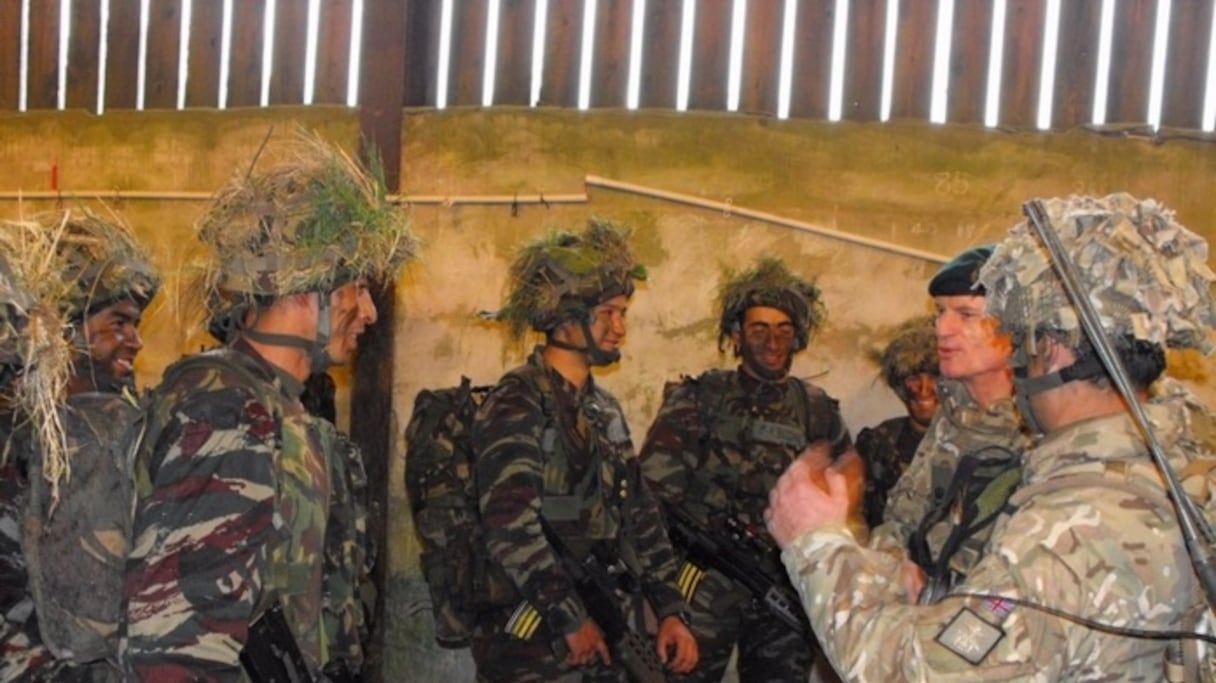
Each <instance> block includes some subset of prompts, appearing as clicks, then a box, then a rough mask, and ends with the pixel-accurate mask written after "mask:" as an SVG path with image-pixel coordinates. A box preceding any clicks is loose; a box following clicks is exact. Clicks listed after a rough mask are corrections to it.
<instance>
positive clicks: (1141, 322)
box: [979, 194, 1216, 352]
mask: <svg viewBox="0 0 1216 683" xmlns="http://www.w3.org/2000/svg"><path fill="white" fill-rule="evenodd" d="M1042 205H1043V208H1044V209H1045V210H1046V214H1047V217H1048V220H1049V221H1050V223H1051V227H1052V229H1053V230H1054V232H1055V233H1056V234H1057V235H1058V236H1059V240H1060V243H1061V245H1062V246H1063V249H1064V251H1065V253H1066V254H1067V255H1068V257H1069V258H1070V259H1071V261H1072V262H1073V263H1074V264H1075V266H1076V271H1077V273H1078V277H1079V279H1080V283H1079V284H1080V286H1081V287H1082V288H1083V289H1084V290H1085V291H1087V292H1088V296H1089V300H1090V302H1091V303H1092V304H1093V307H1094V309H1095V311H1096V312H1097V314H1098V316H1099V318H1100V320H1101V324H1102V327H1103V328H1104V329H1105V330H1106V331H1107V333H1109V334H1112V335H1118V336H1127V337H1132V338H1134V339H1137V340H1142V341H1146V342H1150V343H1153V344H1158V345H1160V346H1162V347H1172V348H1198V349H1200V350H1203V351H1204V352H1209V351H1210V350H1211V349H1212V348H1213V345H1212V342H1213V326H1214V325H1216V308H1214V307H1213V301H1212V295H1211V285H1212V282H1213V280H1216V275H1214V274H1213V273H1212V271H1211V270H1210V269H1209V268H1208V265H1207V259H1208V245H1207V243H1206V242H1205V241H1204V240H1203V238H1201V237H1199V236H1198V235H1196V234H1195V233H1193V232H1191V231H1190V230H1188V229H1186V228H1185V227H1183V226H1181V225H1179V224H1178V223H1176V222H1175V221H1174V215H1173V212H1172V211H1168V210H1166V209H1165V208H1164V207H1162V206H1161V205H1160V204H1158V203H1157V202H1156V201H1154V200H1151V199H1148V200H1138V199H1136V198H1134V197H1132V196H1130V195H1128V194H1112V195H1109V196H1106V197H1101V198H1098V197H1069V198H1068V199H1049V200H1045V201H1043V202H1042ZM979 279H980V281H981V282H982V283H983V284H984V286H985V287H987V290H988V298H987V306H988V312H989V313H990V314H992V315H995V316H997V317H999V318H1000V320H1001V324H1002V326H1003V327H1004V328H1005V329H1007V330H1009V331H1010V332H1014V333H1025V334H1030V335H1037V334H1043V333H1045V334H1050V335H1052V336H1054V337H1056V338H1059V339H1060V340H1062V341H1063V342H1064V343H1066V344H1068V345H1070V346H1072V347H1073V348H1076V347H1077V345H1078V344H1079V343H1080V341H1081V340H1082V339H1083V338H1084V331H1083V330H1082V328H1081V325H1080V320H1079V317H1078V314H1077V313H1076V311H1075V309H1074V308H1073V305H1072V304H1071V303H1070V301H1069V299H1068V296H1067V293H1066V292H1065V290H1064V286H1063V284H1062V282H1061V281H1060V278H1059V275H1058V274H1057V273H1056V270H1055V269H1054V267H1053V265H1052V263H1051V259H1050V256H1049V255H1048V253H1047V251H1046V250H1045V248H1044V247H1043V246H1042V245H1041V244H1040V241H1039V238H1038V237H1037V235H1036V234H1035V232H1034V228H1033V227H1032V226H1031V225H1030V224H1029V223H1028V222H1027V221H1023V222H1021V223H1019V224H1018V225H1016V226H1014V227H1013V228H1012V229H1011V230H1010V233H1009V237H1007V238H1006V239H1005V241H1004V242H1001V243H1000V244H999V245H998V246H997V248H996V250H995V251H994V253H993V255H992V257H991V258H990V259H989V260H988V262H987V263H986V264H985V265H984V267H983V269H982V270H981V271H980V276H979Z"/></svg>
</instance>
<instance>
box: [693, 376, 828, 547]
mask: <svg viewBox="0 0 1216 683" xmlns="http://www.w3.org/2000/svg"><path fill="white" fill-rule="evenodd" d="M735 375H736V372H735V371H731V370H709V371H707V372H705V373H703V374H702V375H701V376H700V377H697V378H695V379H694V378H686V379H685V380H684V381H685V382H692V383H694V384H695V395H696V402H697V414H698V421H699V423H700V428H701V435H700V439H701V448H702V452H703V453H705V454H706V455H707V459H706V461H705V465H704V466H703V467H700V468H698V469H697V470H696V471H694V472H693V473H692V479H691V481H690V482H689V486H688V489H687V492H686V494H685V495H686V498H687V499H689V500H698V501H706V503H707V504H709V505H711V507H713V508H715V509H716V511H717V512H718V513H723V514H735V515H742V516H743V517H744V518H745V521H746V522H748V523H750V524H756V525H761V526H762V525H763V512H764V508H765V507H767V505H768V493H769V491H770V490H771V489H772V487H773V486H774V485H775V484H776V482H777V479H778V477H780V476H781V473H782V472H784V471H785V469H786V468H787V467H789V465H790V463H792V462H793V461H794V459H795V458H796V457H797V456H798V454H799V453H801V452H802V451H803V449H805V448H806V446H807V445H808V444H810V443H812V442H815V441H819V440H825V439H826V440H828V441H830V442H832V450H833V454H838V453H839V452H840V450H842V449H843V446H841V444H840V443H838V441H839V440H840V439H841V436H842V435H843V433H844V427H843V425H842V424H841V423H840V421H839V417H838V416H839V409H838V407H837V406H836V404H835V401H833V400H832V399H831V398H830V397H829V396H828V395H827V394H825V393H824V392H823V391H822V390H819V389H818V388H813V387H811V388H808V386H807V385H806V383H804V382H803V381H802V380H799V379H797V378H793V377H791V378H789V379H788V380H787V384H788V385H789V386H790V387H792V388H793V390H792V391H788V392H786V393H785V399H784V401H785V403H784V405H786V407H787V409H788V412H789V413H790V414H791V415H792V416H794V420H793V422H792V423H790V422H786V421H781V422H778V421H775V420H771V419H765V417H766V416H764V415H761V414H758V413H759V411H760V410H761V408H760V407H758V406H753V405H751V402H750V399H749V397H748V396H745V395H744V394H743V392H742V391H741V387H740V386H739V383H738V381H737V379H736V378H735ZM791 402H792V405H789V404H790V403H791ZM847 445H848V444H847V443H846V444H845V445H844V446H847Z"/></svg>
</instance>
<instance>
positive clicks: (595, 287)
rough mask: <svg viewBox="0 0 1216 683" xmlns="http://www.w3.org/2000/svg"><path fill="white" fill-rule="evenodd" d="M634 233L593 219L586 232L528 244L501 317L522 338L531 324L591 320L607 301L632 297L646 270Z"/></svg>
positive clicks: (542, 326)
mask: <svg viewBox="0 0 1216 683" xmlns="http://www.w3.org/2000/svg"><path fill="white" fill-rule="evenodd" d="M631 232H632V231H631V230H630V229H629V228H627V227H625V226H621V225H616V224H613V223H610V222H608V221H606V220H603V219H600V218H592V219H591V220H590V221H589V222H588V223H587V228H586V229H585V230H584V231H583V232H581V233H574V232H570V231H558V232H551V233H549V234H547V235H545V236H544V237H541V238H539V239H537V240H534V241H532V242H529V243H528V244H525V245H524V246H523V247H522V248H521V249H520V250H519V254H518V255H517V256H516V257H515V262H514V263H512V264H511V272H510V282H509V284H508V286H509V288H510V291H509V293H508V295H507V305H506V306H504V307H503V309H502V310H501V311H499V312H498V314H497V318H498V319H499V320H503V321H505V322H506V323H507V324H508V325H509V327H510V330H511V334H512V335H513V336H515V337H516V338H518V337H520V336H522V335H523V333H524V331H525V330H526V329H527V328H529V327H531V328H532V329H534V330H537V331H540V332H551V331H553V329H554V328H556V327H557V326H558V325H560V324H561V323H564V322H567V321H572V320H579V321H585V320H587V318H588V316H589V314H590V312H591V309H593V308H595V307H596V306H598V305H599V304H601V303H603V302H604V301H607V300H608V299H611V298H612V297H614V296H620V295H622V294H623V295H625V296H630V295H632V294H633V289H634V280H645V279H646V268H645V266H643V265H641V264H640V263H638V262H637V261H636V260H635V259H634V256H633V251H632V250H631V249H630V247H629V236H630V234H631Z"/></svg>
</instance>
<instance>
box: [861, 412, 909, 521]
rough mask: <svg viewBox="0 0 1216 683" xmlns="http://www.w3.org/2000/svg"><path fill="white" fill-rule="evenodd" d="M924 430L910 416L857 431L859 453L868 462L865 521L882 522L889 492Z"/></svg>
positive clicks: (863, 502) (864, 509)
mask: <svg viewBox="0 0 1216 683" xmlns="http://www.w3.org/2000/svg"><path fill="white" fill-rule="evenodd" d="M924 435H925V432H923V431H920V430H918V429H917V428H916V425H915V423H914V422H913V421H912V418H910V417H908V416H907V415H905V416H903V417H893V418H891V419H890V420H884V421H883V422H880V423H878V425H876V426H874V427H866V428H865V429H863V430H861V431H860V432H859V433H858V434H857V453H858V454H859V455H861V459H862V460H863V461H864V462H865V465H866V491H865V497H864V499H863V501H862V509H863V511H864V512H865V518H866V524H868V525H869V526H870V527H871V528H872V527H876V526H878V525H879V524H882V519H883V510H885V509H886V507H887V492H888V491H890V490H891V487H893V486H895V482H897V481H899V478H900V476H901V475H903V473H904V470H906V469H907V468H908V464H909V463H910V462H912V456H913V455H915V454H916V447H917V446H919V445H920V442H921V439H922V438H923V437H924Z"/></svg>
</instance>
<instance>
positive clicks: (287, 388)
mask: <svg viewBox="0 0 1216 683" xmlns="http://www.w3.org/2000/svg"><path fill="white" fill-rule="evenodd" d="M232 350H233V351H236V352H238V353H243V354H245V355H246V356H249V357H250V358H252V359H253V360H254V361H255V362H256V363H257V365H258V367H259V368H261V369H262V370H264V371H265V372H266V379H269V380H272V381H273V380H278V381H277V384H278V385H279V390H280V391H281V392H283V395H284V396H286V397H287V398H289V399H291V400H293V401H296V400H299V398H300V395H301V394H303V393H304V383H303V382H301V381H300V380H298V379H296V378H295V377H292V376H291V375H290V374H288V373H287V371H286V370H284V369H282V368H280V367H279V366H277V365H275V364H274V363H271V362H270V361H268V360H266V359H265V358H263V357H262V354H260V353H258V351H257V349H255V348H253V346H251V345H250V344H249V342H247V341H245V340H244V339H243V338H238V339H237V340H236V342H235V343H233V344H232Z"/></svg>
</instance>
